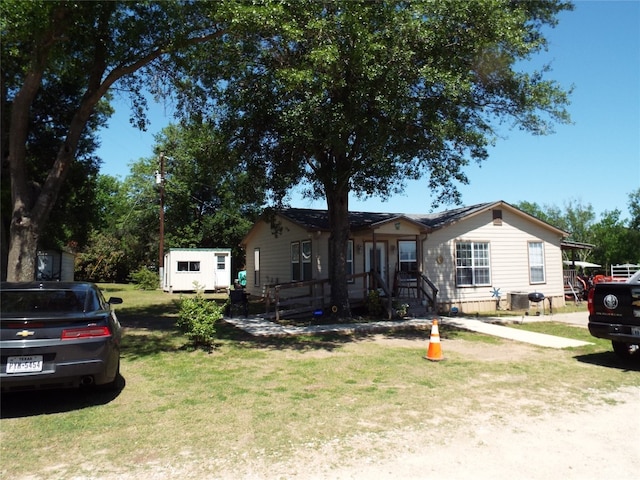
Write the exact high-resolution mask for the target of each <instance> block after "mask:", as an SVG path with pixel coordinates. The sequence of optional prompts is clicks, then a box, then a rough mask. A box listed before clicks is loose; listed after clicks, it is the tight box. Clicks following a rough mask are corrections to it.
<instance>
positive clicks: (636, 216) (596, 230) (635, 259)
mask: <svg viewBox="0 0 640 480" xmlns="http://www.w3.org/2000/svg"><path fill="white" fill-rule="evenodd" d="M515 206H517V207H518V208H520V209H521V210H523V211H525V212H527V213H529V214H531V215H534V216H535V217H537V218H539V219H540V220H543V221H545V222H547V223H549V224H551V225H553V226H555V227H558V228H560V229H562V230H564V231H566V232H568V233H569V237H568V238H567V240H571V241H574V242H581V243H587V244H591V245H593V249H591V250H580V251H578V253H576V256H577V258H576V260H582V261H588V262H591V263H596V264H599V265H602V268H603V270H605V271H608V269H609V267H610V266H611V265H618V264H625V263H633V264H640V188H638V189H637V190H634V191H632V192H631V193H629V196H628V203H627V208H628V210H627V213H628V216H625V215H624V214H623V213H624V212H623V211H622V210H620V209H615V210H612V211H605V212H603V213H602V214H601V215H600V218H596V214H595V212H594V211H593V207H592V206H591V204H589V203H587V204H584V203H582V202H581V201H578V200H569V201H567V202H566V203H565V204H564V206H563V207H562V208H561V207H558V206H556V205H543V206H540V205H538V204H537V203H531V202H526V201H523V202H520V203H517V204H515ZM565 260H570V258H566V259H565Z"/></svg>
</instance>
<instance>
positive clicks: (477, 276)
mask: <svg viewBox="0 0 640 480" xmlns="http://www.w3.org/2000/svg"><path fill="white" fill-rule="evenodd" d="M489 265H490V258H489V242H457V243H456V285H457V286H458V287H469V286H481V285H482V286H483V285H490V284H491V269H490V267H489Z"/></svg>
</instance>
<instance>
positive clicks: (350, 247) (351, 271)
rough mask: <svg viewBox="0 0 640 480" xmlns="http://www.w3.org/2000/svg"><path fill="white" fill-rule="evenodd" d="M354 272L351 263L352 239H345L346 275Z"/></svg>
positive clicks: (350, 281)
mask: <svg viewBox="0 0 640 480" xmlns="http://www.w3.org/2000/svg"><path fill="white" fill-rule="evenodd" d="M354 273H355V270H354V264H353V240H348V241H347V275H353V274H354ZM353 282H354V280H353V279H351V280H349V283H353Z"/></svg>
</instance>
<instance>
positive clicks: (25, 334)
mask: <svg viewBox="0 0 640 480" xmlns="http://www.w3.org/2000/svg"><path fill="white" fill-rule="evenodd" d="M35 334H36V332H32V331H31V330H22V331H20V332H18V333H16V337H30V336H32V335H35Z"/></svg>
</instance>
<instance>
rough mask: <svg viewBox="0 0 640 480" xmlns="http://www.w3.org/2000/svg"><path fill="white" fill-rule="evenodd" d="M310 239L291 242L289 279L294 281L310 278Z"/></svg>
mask: <svg viewBox="0 0 640 480" xmlns="http://www.w3.org/2000/svg"><path fill="white" fill-rule="evenodd" d="M311 260H312V258H311V240H305V241H303V242H291V280H292V281H294V282H298V281H301V280H302V281H306V280H311V277H312V262H311Z"/></svg>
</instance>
